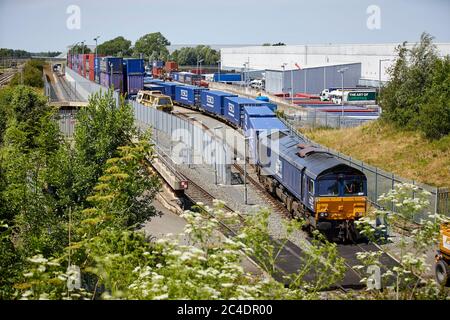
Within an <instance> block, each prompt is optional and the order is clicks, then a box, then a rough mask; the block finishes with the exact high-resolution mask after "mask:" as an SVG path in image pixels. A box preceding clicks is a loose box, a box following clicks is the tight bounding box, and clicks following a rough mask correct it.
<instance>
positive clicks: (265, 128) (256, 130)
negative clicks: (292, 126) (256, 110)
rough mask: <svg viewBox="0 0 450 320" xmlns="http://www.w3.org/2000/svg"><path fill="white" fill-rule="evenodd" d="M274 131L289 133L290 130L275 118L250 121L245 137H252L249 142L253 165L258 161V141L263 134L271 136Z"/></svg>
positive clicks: (252, 119)
mask: <svg viewBox="0 0 450 320" xmlns="http://www.w3.org/2000/svg"><path fill="white" fill-rule="evenodd" d="M273 131H283V132H286V133H288V132H289V129H288V128H287V127H286V125H285V124H284V123H283V122H281V121H280V119H278V118H276V117H273V118H263V117H258V118H250V119H249V121H248V126H247V128H246V129H245V130H244V133H245V136H246V137H250V139H249V140H248V145H249V152H250V155H251V159H253V160H254V161H253V162H252V163H256V159H258V150H257V146H258V143H257V141H258V139H259V135H260V134H261V133H263V134H269V133H271V132H273Z"/></svg>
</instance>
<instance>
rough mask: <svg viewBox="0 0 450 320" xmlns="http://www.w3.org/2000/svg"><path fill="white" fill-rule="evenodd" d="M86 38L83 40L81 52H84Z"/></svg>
mask: <svg viewBox="0 0 450 320" xmlns="http://www.w3.org/2000/svg"><path fill="white" fill-rule="evenodd" d="M85 42H86V40H83V41H81V54H84V43H85Z"/></svg>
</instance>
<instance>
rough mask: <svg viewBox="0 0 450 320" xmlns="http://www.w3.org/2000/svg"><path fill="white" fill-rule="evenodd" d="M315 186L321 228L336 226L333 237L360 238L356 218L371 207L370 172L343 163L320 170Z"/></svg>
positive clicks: (316, 207) (316, 205)
mask: <svg viewBox="0 0 450 320" xmlns="http://www.w3.org/2000/svg"><path fill="white" fill-rule="evenodd" d="M313 188H314V201H313V203H314V208H313V209H314V214H315V221H316V226H317V229H319V230H322V231H329V230H336V231H337V234H334V235H331V236H332V237H337V238H339V239H350V240H356V238H357V237H358V235H357V231H356V230H355V226H354V223H353V222H354V220H357V219H359V218H361V217H362V216H364V215H365V213H366V210H367V179H366V176H365V175H364V174H363V173H362V172H360V171H359V170H357V169H354V168H352V167H349V166H347V165H340V166H337V167H334V168H331V169H329V170H327V171H325V172H323V173H322V174H320V175H319V176H318V177H317V178H316V180H315V181H314V186H313ZM310 189H311V188H310Z"/></svg>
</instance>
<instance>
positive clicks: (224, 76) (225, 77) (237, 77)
mask: <svg viewBox="0 0 450 320" xmlns="http://www.w3.org/2000/svg"><path fill="white" fill-rule="evenodd" d="M241 80H242V76H241V74H240V73H220V74H219V73H214V82H220V81H222V82H234V81H241Z"/></svg>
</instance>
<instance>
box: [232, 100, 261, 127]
mask: <svg viewBox="0 0 450 320" xmlns="http://www.w3.org/2000/svg"><path fill="white" fill-rule="evenodd" d="M223 103H224V105H223V115H224V117H225V118H226V119H228V120H229V121H230V122H231V123H233V124H235V125H237V126H241V124H242V121H243V117H244V114H243V113H244V110H243V108H244V107H246V106H262V105H263V103H262V102H261V101H257V100H255V99H249V98H243V97H232V98H225V99H224V101H223Z"/></svg>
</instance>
